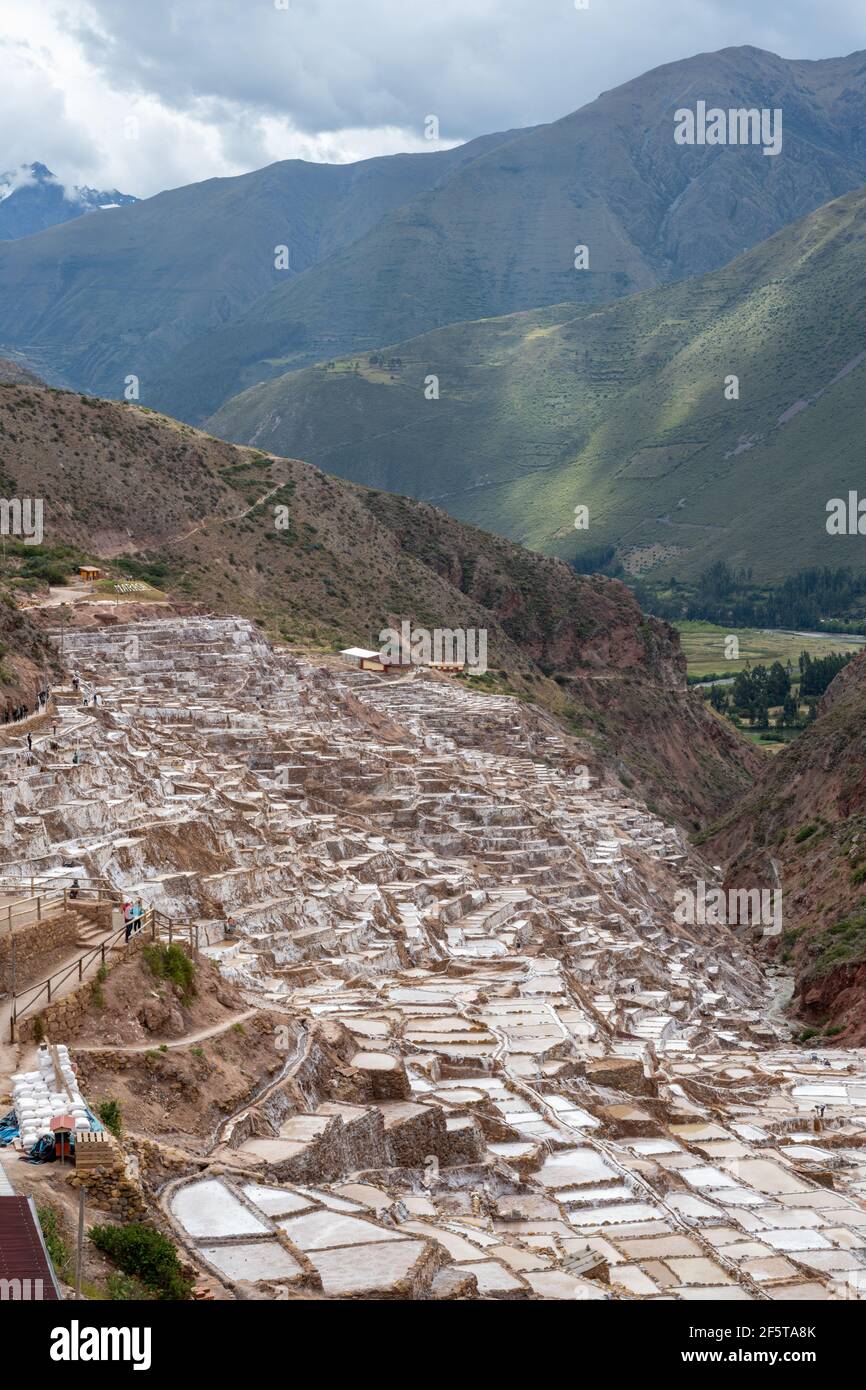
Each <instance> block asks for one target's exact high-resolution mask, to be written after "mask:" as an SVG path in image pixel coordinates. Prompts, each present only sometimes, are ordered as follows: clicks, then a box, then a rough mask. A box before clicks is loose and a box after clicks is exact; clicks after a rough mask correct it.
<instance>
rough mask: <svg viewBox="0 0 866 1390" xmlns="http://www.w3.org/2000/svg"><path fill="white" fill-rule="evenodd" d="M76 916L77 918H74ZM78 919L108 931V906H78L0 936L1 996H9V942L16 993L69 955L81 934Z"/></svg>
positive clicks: (88, 904) (10, 968)
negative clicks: (61, 957) (13, 950)
mask: <svg viewBox="0 0 866 1390" xmlns="http://www.w3.org/2000/svg"><path fill="white" fill-rule="evenodd" d="M76 914H77V915H76ZM81 917H86V918H87V920H88V922H98V923H99V925H100V926H103V927H105V928H106V929H107V928H108V926H109V924H110V920H111V908H110V906H109V904H107V903H106V904H104V905H100V906H97V905H96V904H95V903H77V904H76V906H75V908H74V909H70V910H69V911H62V912H58V913H56V914H55V916H53V917H47V918H46V919H45V920H44V921H42V922H33V923H32V924H31V925H29V926H26V927H18V928H16V929H15V930H14V931H13V932H8V931H7V932H4V933H3V934H2V935H0V994H11V993H12V985H13V980H12V940H13V936H14V940H15V985H16V988H17V989H18V991H19V992H20V991H21V990H22V989H24V988H26V986H27V985H29V984H36V983H37V982H38V981H39V980H41V979H44V978H45V976H46V975H48V974H49V973H50V971H51V966H52V964H53V963H55V962H56V960H57V957H58V956H59V955H61V953H63V954H66V955H72V954H73V953H74V951H75V943H76V941H77V939H78V934H79V932H80V930H81V920H80V919H81Z"/></svg>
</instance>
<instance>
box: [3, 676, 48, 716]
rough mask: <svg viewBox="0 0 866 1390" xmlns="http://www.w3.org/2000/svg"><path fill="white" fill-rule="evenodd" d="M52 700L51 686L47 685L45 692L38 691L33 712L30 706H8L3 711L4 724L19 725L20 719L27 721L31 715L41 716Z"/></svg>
mask: <svg viewBox="0 0 866 1390" xmlns="http://www.w3.org/2000/svg"><path fill="white" fill-rule="evenodd" d="M50 699H51V686H50V685H46V687H45V689H44V690H37V692H36V704H35V706H34V708H33V709H32V710H31V708H30V706H29V705H25V704H20V705H7V706H6V707H5V709H4V711H3V723H4V724H17V723H18V721H19V719H26V718H27V716H28V715H29V714H31V713H32V714H39V713H40V712H41V711H42V710H43V709H45V707H46V705H47V704H48V701H49V700H50Z"/></svg>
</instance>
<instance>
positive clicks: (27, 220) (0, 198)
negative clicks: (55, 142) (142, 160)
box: [0, 163, 138, 241]
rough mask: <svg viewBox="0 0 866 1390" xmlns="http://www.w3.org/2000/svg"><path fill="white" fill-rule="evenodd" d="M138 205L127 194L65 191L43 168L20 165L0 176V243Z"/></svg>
mask: <svg viewBox="0 0 866 1390" xmlns="http://www.w3.org/2000/svg"><path fill="white" fill-rule="evenodd" d="M136 202H138V199H137V198H134V197H133V196H132V194H131V193H119V192H118V191H117V189H116V188H114V189H112V190H111V192H110V193H108V192H99V191H98V190H97V189H95V188H87V187H83V188H80V187H77V186H75V187H73V188H67V187H65V185H64V184H62V183H61V182H60V180H59V179H58V178H56V176H55V175H54V174H52V172H51V170H50V169H48V168H46V166H45V165H44V164H39V163H36V164H22V165H20V166H19V167H18V168H17V169H12V170H10V171H9V172H7V173H5V174H0V241H15V240H17V239H18V238H19V237H26V236H32V235H33V234H34V233H35V232H42V231H44V230H45V229H46V228H47V227H55V226H58V225H59V224H60V223H63V222H71V221H72V220H73V218H76V217H83V215H84V214H85V213H86V212H99V211H105V210H107V209H108V208H115V207H125V206H127V205H129V204H130V203H136Z"/></svg>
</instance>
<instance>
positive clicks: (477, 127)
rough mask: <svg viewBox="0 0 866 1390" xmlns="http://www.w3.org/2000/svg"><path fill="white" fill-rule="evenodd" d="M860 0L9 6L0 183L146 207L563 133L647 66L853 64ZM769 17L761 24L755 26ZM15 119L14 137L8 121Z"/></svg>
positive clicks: (3, 2) (44, 2)
mask: <svg viewBox="0 0 866 1390" xmlns="http://www.w3.org/2000/svg"><path fill="white" fill-rule="evenodd" d="M861 3H862V0H822V4H821V6H820V7H819V6H816V5H815V4H814V0H787V3H786V4H785V5H778V4H777V5H774V6H772V10H773V13H772V14H768V13H767V11H768V9H770V7H768V6H759V5H756V4H755V0H589V6H588V8H587V9H586V10H579V9H578V8H577V7H576V5H575V4H574V0H288V8H286V9H282V8H277V5H276V3H275V0H28V4H27V5H26V6H22V5H21V4H20V0H0V21H2V31H3V33H4V34H5V35H6V36H7V37H6V38H4V40H2V42H0V60H2V62H3V70H4V78H5V82H4V87H5V90H3V91H2V93H0V122H2V125H0V128H2V129H3V130H4V136H5V143H4V144H3V145H0V168H9V167H12V166H13V165H15V164H18V163H27V162H30V160H34V159H41V160H43V161H44V162H45V163H46V164H48V165H49V166H50V167H51V168H54V169H55V171H56V172H57V173H58V175H59V176H60V177H61V178H62V179H63V181H64V182H66V183H76V182H77V183H89V184H91V185H94V186H97V187H105V188H108V187H115V186H116V187H119V188H121V189H122V190H124V191H127V192H134V193H139V194H144V195H146V194H149V193H153V192H156V191H157V190H158V189H160V188H166V187H170V186H172V185H175V184H178V183H184V182H189V181H192V180H195V179H201V178H207V177H210V176H213V175H215V174H231V173H238V172H241V171H243V170H246V169H249V168H254V167H257V166H260V165H262V164H265V163H268V162H270V161H272V160H275V159H285V158H303V159H316V160H327V161H334V162H339V161H344V160H347V159H356V158H365V157H368V156H370V155H373V154H388V153H393V152H395V151H396V150H400V149H403V150H406V149H429V148H430V146H429V144H428V143H427V142H426V141H425V140H424V139H423V126H424V120H425V117H426V116H428V115H436V116H438V118H439V121H440V127H441V132H442V137H443V143H449V144H450V143H454V142H455V141H459V140H463V139H467V138H470V137H471V136H473V135H478V134H483V133H485V132H487V131H491V130H501V129H506V128H508V127H510V126H520V125H530V124H536V123H538V122H541V121H548V120H555V119H556V118H557V117H559V116H562V115H565V114H566V113H567V112H569V111H572V110H574V109H576V108H577V107H578V106H581V105H583V104H584V103H585V102H587V101H591V100H592V99H593V98H594V97H595V96H596V95H597V94H598V93H599V91H601V90H604V89H606V88H609V87H612V86H616V85H618V84H619V83H621V82H624V81H627V80H628V79H629V78H631V77H635V76H637V75H639V74H640V73H641V72H644V71H646V69H647V68H649V67H653V66H656V65H658V64H660V63H664V62H669V61H671V60H673V59H676V58H682V57H686V56H688V55H689V54H691V53H695V52H699V51H701V50H706V49H714V48H721V47H726V46H729V45H736V44H744V43H750V44H754V45H756V46H757V47H761V48H769V49H772V50H773V51H775V52H779V53H781V54H782V55H783V56H786V57H804V58H817V57H829V56H834V55H836V54H839V53H845V52H849V51H851V50H852V49H854V48H856V47H858V45H859V44H860V43H861V42H862V38H861V33H862V28H861V25H862V19H861V13H860V11H861ZM759 11H763V13H759ZM4 117H5V119H3V118H4Z"/></svg>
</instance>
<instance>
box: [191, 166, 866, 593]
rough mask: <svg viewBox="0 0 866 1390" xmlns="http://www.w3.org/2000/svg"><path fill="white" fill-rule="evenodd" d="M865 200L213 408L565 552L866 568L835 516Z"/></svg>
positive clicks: (857, 405) (851, 462) (239, 434)
mask: <svg viewBox="0 0 866 1390" xmlns="http://www.w3.org/2000/svg"><path fill="white" fill-rule="evenodd" d="M864 214H866V192H864V191H860V192H857V193H852V194H849V195H848V196H846V197H844V198H841V199H838V200H837V201H835V202H833V203H830V204H828V205H826V206H825V207H822V208H820V209H819V210H818V211H817V212H815V213H813V214H811V215H810V216H809V217H807V218H805V219H803V220H802V221H801V222H799V223H797V224H796V225H795V226H793V227H790V228H786V229H785V230H784V231H782V232H780V233H778V234H777V235H776V236H775V237H773V238H771V239H770V240H769V241H767V242H764V243H762V244H761V245H760V246H759V247H757V248H756V249H755V250H753V251H751V252H749V253H748V254H747V255H745V256H742V257H740V258H739V259H738V260H736V261H734V262H732V263H731V264H730V265H728V266H726V267H724V268H723V269H722V270H719V271H715V272H713V273H711V274H709V275H707V276H704V277H702V278H699V279H695V280H689V281H684V282H681V283H678V284H676V285H673V286H670V287H666V288H663V289H659V290H655V291H652V292H650V293H648V294H643V295H638V296H634V297H632V298H630V299H627V300H622V301H618V302H615V303H612V304H608V305H606V306H604V307H603V308H600V309H595V310H592V309H589V308H583V309H576V308H575V306H573V305H560V306H556V307H553V308H549V309H544V310H539V311H535V312H532V313H526V314H520V315H511V316H507V317H505V318H499V319H487V320H482V321H476V322H472V323H463V324H457V325H454V326H453V327H450V328H447V329H442V330H439V331H438V332H435V333H431V334H427V335H426V336H425V337H422V338H417V339H414V340H412V341H410V342H408V343H404V344H401V345H398V346H397V347H395V348H393V349H388V350H386V351H385V353H384V356H385V358H386V359H389V360H390V359H391V358H397V359H399V364H400V365H399V366H397V367H396V368H395V369H394V370H390V371H389V370H385V371H383V370H382V369H381V368H379V367H376V366H371V365H370V363H369V358H364V359H362V360H361V362H360V370H359V371H357V372H355V371H354V370H340V371H335V370H328V369H327V368H326V367H317V368H311V369H308V370H306V371H304V372H301V373H296V374H291V375H286V376H284V377H282V378H280V379H278V380H277V381H273V382H270V383H267V384H265V385H263V386H260V387H257V388H253V389H252V390H250V391H248V392H246V393H244V394H243V395H241V396H239V397H237V398H236V399H235V400H234V401H233V402H230V403H229V404H228V405H227V406H226V407H224V408H223V410H221V411H220V412H219V413H218V414H217V415H215V416H214V417H213V419H212V420H211V421H210V422H209V426H210V428H211V429H213V430H214V432H215V433H218V434H222V435H224V436H227V437H231V438H235V439H243V440H254V441H255V442H256V443H258V444H259V445H261V446H263V447H266V448H273V449H278V450H281V451H286V452H303V453H304V454H305V456H307V457H309V458H310V459H311V460H312V461H314V462H316V463H318V464H320V465H321V466H322V467H325V468H328V469H329V470H330V471H333V472H336V473H339V474H340V475H342V476H347V477H351V478H355V479H359V480H361V481H364V482H368V483H373V484H375V485H377V486H383V487H388V488H390V489H392V490H396V491H403V492H408V493H410V494H412V495H420V496H424V497H430V498H432V499H433V500H435V501H436V502H437V503H438V504H439V505H441V506H444V507H446V508H447V509H448V510H449V511H452V512H453V513H454V514H455V515H457V516H460V517H462V518H464V519H467V520H472V521H474V522H475V523H476V524H479V525H483V526H485V527H487V528H489V529H491V530H497V531H500V532H502V533H503V534H506V535H511V536H513V537H514V538H515V539H518V540H520V541H521V542H523V543H524V544H527V545H530V546H532V547H536V548H539V549H542V550H548V551H552V552H554V553H557V554H560V555H563V556H565V557H570V556H572V555H574V554H576V553H579V551H580V550H581V549H582V548H591V549H593V550H594V549H596V548H597V547H599V546H602V545H606V544H609V543H614V544H616V545H617V546H618V547H619V548H620V551H621V552H622V553H624V554H634V553H635V552H638V551H640V550H642V549H646V548H648V547H652V546H655V547H658V548H659V549H658V552H657V553H658V554H659V556H660V557H661V568H660V569H659V570H658V572H659V573H664V572H665V571H670V570H672V571H674V572H676V573H678V574H681V575H686V576H688V575H693V574H694V573H696V572H697V571H699V570H700V569H702V568H703V567H704V566H705V565H706V564H708V563H709V562H710V561H712V560H713V559H716V558H724V559H726V560H728V561H729V562H730V563H732V564H733V565H735V566H744V565H749V566H751V567H752V568H753V570H754V572H755V574H756V576H761V577H766V578H770V579H772V578H776V577H778V576H780V575H783V574H784V573H786V572H788V571H789V570H791V569H793V568H797V567H800V566H803V565H806V564H809V563H827V564H831V565H839V564H848V565H852V566H854V567H856V568H859V567H861V566H862V565H863V563H864V559H863V542H862V538H861V537H845V536H843V537H832V538H831V537H828V535H827V533H826V529H825V521H826V504H827V501H828V499H829V498H830V497H835V496H846V495H847V492H848V489H849V488H854V487H856V486H857V484H858V481H860V480H862V392H863V376H864V372H866V361H861V360H860V358H861V354H862V353H863V338H862V323H863V316H864V314H866V282H864V280H863V276H862V264H863V258H864V255H866V216H864ZM341 365H348V366H350V367H351V365H352V364H351V363H350V364H341ZM430 373H433V374H436V375H437V376H438V377H439V379H440V399H439V400H427V399H425V394H424V380H425V378H426V376H427V375H428V374H430ZM730 373H734V374H736V375H737V376H738V377H739V380H740V398H739V400H736V401H728V400H725V398H724V382H725V378H726V377H727V376H728V375H729V374H730ZM799 401H803V402H807V403H808V404H807V405H806V408H804V409H801V410H799V411H798V412H796V413H794V414H793V415H791V416H788V415H787V412H789V411H790V410H791V407H793V406H794V405H795V404H796V403H797V402H799ZM783 417H786V418H785V422H784V423H783ZM576 504H585V505H587V506H589V509H590V529H589V531H588V532H587V531H580V532H578V531H576V530H575V529H574V524H573V518H574V507H575V505H576Z"/></svg>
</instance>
